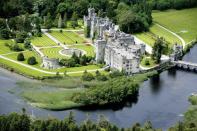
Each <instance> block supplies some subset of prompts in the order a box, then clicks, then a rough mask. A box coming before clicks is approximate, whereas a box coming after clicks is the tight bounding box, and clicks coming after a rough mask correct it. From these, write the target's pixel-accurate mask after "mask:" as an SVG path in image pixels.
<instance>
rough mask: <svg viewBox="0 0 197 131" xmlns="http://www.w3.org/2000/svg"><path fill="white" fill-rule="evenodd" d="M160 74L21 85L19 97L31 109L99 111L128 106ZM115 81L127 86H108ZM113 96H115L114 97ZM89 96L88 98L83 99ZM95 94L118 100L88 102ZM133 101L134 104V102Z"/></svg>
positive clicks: (62, 79)
mask: <svg viewBox="0 0 197 131" xmlns="http://www.w3.org/2000/svg"><path fill="white" fill-rule="evenodd" d="M157 74H158V73H157V71H151V72H148V73H143V74H136V75H134V76H131V77H129V78H128V77H125V76H119V77H116V78H108V79H109V80H108V81H97V80H94V81H90V82H88V81H82V80H81V79H80V78H79V77H66V78H61V79H58V80H53V79H52V80H44V81H42V82H36V83H35V82H34V83H31V82H18V83H17V84H18V85H19V87H20V90H21V93H20V96H22V98H24V99H25V100H26V101H27V102H28V103H30V104H31V105H32V106H36V107H40V108H44V109H48V110H67V109H73V108H81V107H83V108H86V107H94V108H98V109H99V108H106V107H109V105H116V104H120V103H125V102H126V100H128V99H127V98H132V96H133V95H136V92H138V90H139V88H138V87H139V85H140V84H141V83H142V82H144V81H145V80H147V79H148V78H150V77H152V76H155V75H157ZM116 81H117V82H118V83H121V81H124V84H125V85H124V84H122V85H121V86H120V88H115V87H114V88H112V87H110V86H109V85H111V82H116ZM125 82H126V83H125ZM65 83H66V84H65ZM127 83H128V84H127ZM129 85H130V86H129ZM101 88H102V89H101ZM127 89H128V90H127ZM111 90H112V91H111ZM113 90H114V91H113ZM123 90H124V92H125V94H124V95H122V97H121V98H120V99H117V98H118V97H120V94H121V93H122V91H123ZM98 91H102V92H104V91H105V93H99V92H98ZM108 91H110V92H108ZM113 92H114V93H115V94H113ZM87 93H88V97H83V96H84V95H86V94H87ZM94 93H96V94H97V97H98V98H99V96H98V95H100V96H101V98H105V97H104V96H107V94H109V93H110V94H111V93H112V94H111V96H114V97H116V99H112V98H109V99H108V100H109V101H106V102H105V103H104V100H99V101H97V102H98V103H97V102H94V103H92V102H90V101H89V102H88V98H91V96H92V95H93V96H95V95H94ZM81 97H83V99H80V100H82V101H80V100H79V98H81ZM105 100H107V99H105ZM84 101H86V102H84ZM130 101H132V99H131V100H130ZM101 103H102V104H101Z"/></svg>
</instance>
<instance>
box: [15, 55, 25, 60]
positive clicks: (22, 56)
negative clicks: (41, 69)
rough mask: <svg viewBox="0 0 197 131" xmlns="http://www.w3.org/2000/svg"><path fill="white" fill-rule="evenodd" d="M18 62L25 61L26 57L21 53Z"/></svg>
mask: <svg viewBox="0 0 197 131" xmlns="http://www.w3.org/2000/svg"><path fill="white" fill-rule="evenodd" d="M17 60H18V61H24V60H25V57H24V55H23V53H19V54H18V56H17Z"/></svg>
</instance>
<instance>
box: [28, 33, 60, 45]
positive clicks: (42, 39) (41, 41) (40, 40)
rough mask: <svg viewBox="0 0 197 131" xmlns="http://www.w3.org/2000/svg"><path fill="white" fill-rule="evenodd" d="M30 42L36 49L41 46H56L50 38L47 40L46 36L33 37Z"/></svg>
mask: <svg viewBox="0 0 197 131" xmlns="http://www.w3.org/2000/svg"><path fill="white" fill-rule="evenodd" d="M31 42H32V43H33V45H35V46H38V47H43V46H57V44H56V43H55V42H54V41H52V40H51V39H50V38H48V37H47V36H46V35H44V34H42V37H34V38H32V39H31Z"/></svg>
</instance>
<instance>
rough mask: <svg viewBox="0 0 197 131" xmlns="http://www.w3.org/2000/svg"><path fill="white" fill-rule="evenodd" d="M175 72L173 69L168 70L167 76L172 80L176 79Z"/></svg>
mask: <svg viewBox="0 0 197 131" xmlns="http://www.w3.org/2000/svg"><path fill="white" fill-rule="evenodd" d="M176 71H177V69H176V68H175V67H173V68H171V69H169V70H168V76H169V77H172V78H176Z"/></svg>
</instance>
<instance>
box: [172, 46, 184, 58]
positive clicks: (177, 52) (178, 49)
mask: <svg viewBox="0 0 197 131" xmlns="http://www.w3.org/2000/svg"><path fill="white" fill-rule="evenodd" d="M182 56H183V46H182V45H178V44H177V43H176V44H174V46H173V52H172V54H171V55H170V59H171V61H177V60H180V59H181V57H182Z"/></svg>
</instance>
